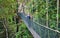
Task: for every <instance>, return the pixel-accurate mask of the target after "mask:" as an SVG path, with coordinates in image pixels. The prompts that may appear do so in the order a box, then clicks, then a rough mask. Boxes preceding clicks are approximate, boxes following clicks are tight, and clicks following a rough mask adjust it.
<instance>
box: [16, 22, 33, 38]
mask: <svg viewBox="0 0 60 38" xmlns="http://www.w3.org/2000/svg"><path fill="white" fill-rule="evenodd" d="M16 38H33V37H32V35H31V34H30V32H29V31H28V29H27V27H26V26H25V24H24V23H21V24H20V26H19V32H17V33H16Z"/></svg>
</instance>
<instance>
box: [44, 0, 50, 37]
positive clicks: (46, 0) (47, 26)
mask: <svg viewBox="0 0 60 38" xmlns="http://www.w3.org/2000/svg"><path fill="white" fill-rule="evenodd" d="M48 1H49V0H46V25H47V27H48V8H49V6H48V3H49V2H48ZM45 32H46V31H45ZM48 38H50V36H49V30H48Z"/></svg>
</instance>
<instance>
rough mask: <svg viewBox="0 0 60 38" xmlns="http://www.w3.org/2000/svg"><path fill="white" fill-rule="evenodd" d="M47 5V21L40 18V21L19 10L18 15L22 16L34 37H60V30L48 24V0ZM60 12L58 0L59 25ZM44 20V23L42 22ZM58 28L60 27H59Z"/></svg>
mask: <svg viewBox="0 0 60 38" xmlns="http://www.w3.org/2000/svg"><path fill="white" fill-rule="evenodd" d="M46 4H47V5H46V6H47V15H46V16H47V21H46V22H45V20H43V19H38V21H39V22H36V21H34V19H28V18H27V17H26V16H27V15H26V14H25V13H24V12H19V13H17V15H18V16H19V17H21V18H22V20H23V21H24V23H25V24H26V26H27V28H28V29H29V31H30V32H31V33H32V35H33V37H34V38H60V32H59V31H58V30H54V29H52V28H49V27H48V26H49V25H48V1H47V0H46ZM58 12H59V0H57V26H58ZM41 21H43V23H44V24H42V23H41ZM57 28H58V27H57Z"/></svg>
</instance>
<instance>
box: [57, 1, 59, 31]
mask: <svg viewBox="0 0 60 38" xmlns="http://www.w3.org/2000/svg"><path fill="white" fill-rule="evenodd" d="M58 13H59V0H57V30H58V23H59V16H58Z"/></svg>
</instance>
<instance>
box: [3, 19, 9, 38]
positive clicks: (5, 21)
mask: <svg viewBox="0 0 60 38" xmlns="http://www.w3.org/2000/svg"><path fill="white" fill-rule="evenodd" d="M3 25H4V28H5V31H6V38H8V29H7V20H6V18H4V22H3Z"/></svg>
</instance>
